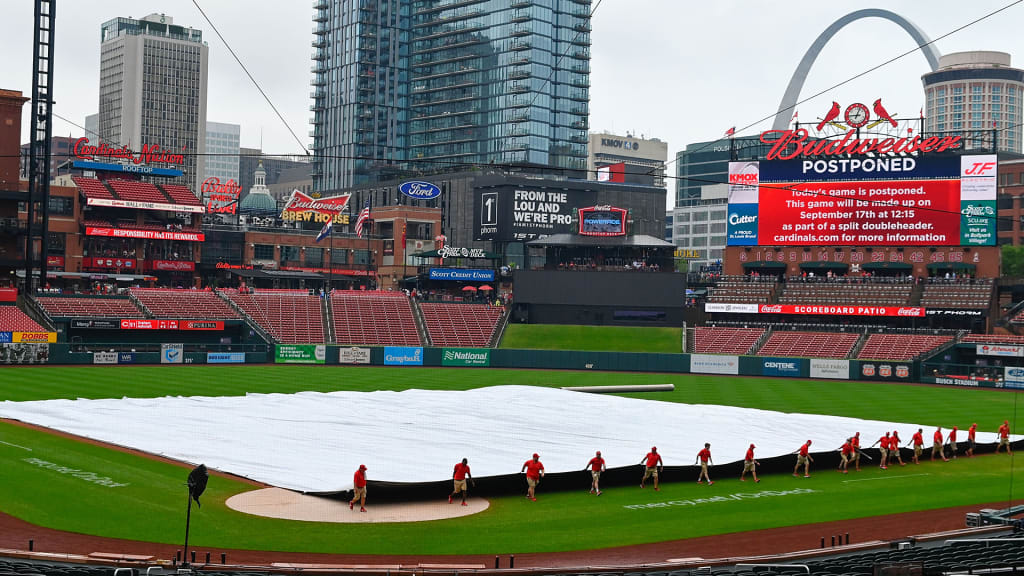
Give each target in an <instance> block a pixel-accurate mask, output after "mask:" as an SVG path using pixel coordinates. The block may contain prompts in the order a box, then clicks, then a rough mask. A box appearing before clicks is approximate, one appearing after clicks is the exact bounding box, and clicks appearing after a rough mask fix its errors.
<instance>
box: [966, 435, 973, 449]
mask: <svg viewBox="0 0 1024 576" xmlns="http://www.w3.org/2000/svg"><path fill="white" fill-rule="evenodd" d="M967 449H968V450H974V440H971V439H970V438H968V439H967Z"/></svg>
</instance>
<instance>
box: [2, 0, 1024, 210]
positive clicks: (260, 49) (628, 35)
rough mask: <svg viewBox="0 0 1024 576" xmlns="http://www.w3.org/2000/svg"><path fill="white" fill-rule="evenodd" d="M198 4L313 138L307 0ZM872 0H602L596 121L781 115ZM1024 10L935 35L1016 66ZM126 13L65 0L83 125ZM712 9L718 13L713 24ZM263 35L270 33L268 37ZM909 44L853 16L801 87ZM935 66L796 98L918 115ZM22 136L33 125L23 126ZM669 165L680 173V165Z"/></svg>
mask: <svg viewBox="0 0 1024 576" xmlns="http://www.w3.org/2000/svg"><path fill="white" fill-rule="evenodd" d="M200 5H201V6H203V9H204V10H206V12H207V14H208V15H209V16H210V18H211V19H212V21H213V23H214V25H216V26H217V27H218V28H219V29H220V31H221V33H223V34H224V35H225V37H226V39H227V41H228V42H229V43H230V44H231V47H232V48H234V50H235V51H236V52H237V53H238V54H239V56H240V57H241V59H242V61H243V63H245V65H246V66H247V67H248V68H249V70H250V72H252V74H253V76H254V77H255V78H256V79H257V81H258V82H259V83H260V85H261V86H262V87H263V88H264V89H265V90H266V91H267V92H268V94H269V95H270V97H271V99H272V100H273V102H274V104H275V105H276V106H277V108H278V109H279V110H281V112H282V114H283V115H284V117H285V119H286V120H287V122H288V125H289V126H290V127H291V129H292V130H294V132H295V133H296V134H297V135H298V136H299V140H300V141H301V142H302V144H303V145H304V146H307V147H308V146H309V144H310V143H311V140H312V139H311V138H309V137H308V136H307V134H308V132H309V131H310V130H311V128H312V127H311V125H310V124H309V119H310V111H309V105H310V104H311V103H312V101H311V100H310V98H309V92H310V85H309V82H310V80H311V79H312V73H311V72H310V71H309V63H310V60H309V57H310V55H311V54H312V51H313V49H312V47H311V41H312V39H313V34H312V33H311V30H312V27H313V25H314V24H315V23H314V22H313V10H312V8H311V6H310V7H309V9H306V8H307V7H305V6H303V8H302V9H300V10H290V11H275V10H269V9H267V10H263V9H260V6H261V5H262V4H261V3H260V2H246V3H244V4H242V3H238V2H222V3H210V2H206V3H201V4H200ZM1004 5H1005V4H1004V3H1001V2H985V1H982V2H976V3H973V4H972V5H971V6H970V8H969V9H964V8H963V7H962V6H961V5H958V4H955V3H953V2H945V1H943V2H933V3H929V5H928V7H925V6H923V5H921V4H920V3H915V2H910V1H900V2H890V3H887V5H886V6H885V8H887V9H890V10H892V11H894V12H897V13H899V14H900V15H902V16H904V17H906V18H907V19H908V20H910V21H912V22H913V23H915V24H916V25H917V26H918V27H920V28H921V29H922V30H923V31H924V32H925V33H926V34H927V35H928V36H929V37H930V38H932V39H936V38H939V37H940V36H942V35H944V34H946V33H948V32H950V31H951V30H953V29H955V28H958V27H960V26H963V25H964V24H966V23H968V22H970V21H971V20H974V19H976V18H979V17H981V16H982V15H984V14H986V13H988V12H991V11H993V10H995V9H997V8H1000V7H1002V6H1004ZM266 6H267V7H270V6H271V5H270V4H269V3H266ZM866 7H872V5H870V4H867V3H862V2H857V3H844V4H842V5H831V4H830V5H819V4H818V3H813V2H788V3H785V4H781V3H770V4H769V3H764V4H757V5H745V4H741V3H740V2H719V3H714V4H708V5H700V6H696V5H691V4H690V3H685V4H684V3H675V2H667V1H663V0H640V1H636V2H630V3H629V5H628V6H627V5H626V4H625V3H623V2H620V1H617V0H604V2H602V3H601V4H599V5H596V11H595V14H594V18H593V22H592V24H593V32H592V43H593V45H592V58H591V63H592V73H591V86H592V87H591V94H590V101H591V102H590V104H591V106H590V107H591V113H590V130H591V131H592V132H597V131H612V132H615V133H618V134H625V133H627V132H631V133H633V134H635V135H637V136H639V135H643V136H645V137H648V138H650V137H657V138H659V139H661V140H663V141H666V142H668V146H669V156H670V162H671V159H672V158H673V157H674V155H675V152H677V151H679V150H682V149H683V148H684V147H685V145H686V144H687V143H689V142H700V141H707V140H714V139H715V138H719V137H721V136H723V134H724V132H725V130H726V129H728V128H730V127H732V126H736V127H737V128H738V129H742V128H743V127H744V126H746V125H747V124H751V123H754V122H755V121H757V120H759V119H762V118H767V117H769V116H772V115H773V113H774V111H775V110H776V108H777V107H778V104H779V101H780V99H781V97H782V93H783V91H784V89H785V85H786V83H787V82H788V80H789V77H790V76H791V75H792V72H793V70H794V68H795V67H796V65H797V62H798V61H799V59H800V57H801V56H802V55H803V53H804V51H806V50H807V48H808V46H810V44H811V42H812V41H813V39H814V38H815V37H816V36H817V35H818V34H819V33H820V32H821V30H823V29H824V28H825V27H826V26H828V25H829V24H831V23H832V22H833V21H835V20H836V19H837V18H839V17H840V16H842V15H844V14H846V13H848V12H850V11H853V10H856V9H860V8H866ZM243 8H244V11H243V12H241V13H240V10H242V9H243ZM1021 10H1022V8H1021V7H1019V6H1015V7H1013V8H1010V9H1008V10H1007V11H1005V12H1002V13H1001V14H999V15H997V16H995V17H992V18H989V19H987V20H984V21H982V22H980V23H978V24H975V25H973V26H969V27H967V28H966V29H964V30H962V31H960V32H957V33H955V34H953V35H952V36H950V37H948V38H944V39H941V40H937V42H936V46H937V47H938V49H939V50H940V51H941V52H942V53H944V54H946V53H950V52H956V51H964V50H996V51H1004V52H1008V53H1010V54H1011V56H1012V57H1013V58H1014V59H1013V65H1014V66H1015V67H1021V66H1024V39H1022V38H1020V37H1019V36H1018V35H1016V34H1014V33H1013V31H1014V26H1013V24H1014V22H1015V21H1018V20H1019V18H1018V17H1015V15H1016V16H1020V14H1021V13H1022V12H1021ZM120 12H123V10H112V9H110V8H108V7H106V5H105V4H104V3H101V2H94V1H81V2H75V3H73V4H61V5H60V6H59V7H58V12H57V26H58V35H57V40H56V49H55V55H56V65H55V93H56V105H55V112H56V113H57V114H59V115H60V116H62V117H64V118H67V119H68V120H71V121H72V122H74V123H76V124H79V125H81V124H84V119H85V116H86V115H87V114H90V113H94V112H95V111H96V108H97V99H98V70H99V48H98V42H97V34H96V31H97V30H98V28H99V25H100V24H102V22H104V21H106V20H108V19H110V18H112V17H116V16H121V15H122V14H120ZM150 12H165V13H167V14H168V15H169V16H172V17H173V18H175V23H176V24H181V25H184V26H191V27H194V28H199V29H202V30H204V34H205V38H206V39H207V41H208V42H209V43H210V92H209V94H210V96H209V111H208V114H207V116H208V118H210V119H214V120H217V121H221V122H230V123H237V124H240V125H241V126H242V130H241V143H242V145H243V146H245V147H256V146H259V143H260V142H261V141H262V144H263V145H262V148H263V150H265V151H267V152H268V153H274V154H289V153H291V154H303V153H304V152H303V150H302V149H301V148H300V146H299V144H298V143H297V142H296V141H295V140H294V139H292V137H291V136H290V135H289V133H288V131H287V129H286V128H285V127H284V125H283V124H282V123H281V122H280V121H279V120H278V119H277V118H276V116H275V115H274V112H273V111H272V110H271V109H270V107H269V106H268V105H267V104H266V102H264V101H263V100H262V98H261V97H260V96H259V94H258V92H257V91H256V89H255V87H253V86H252V84H251V83H250V82H249V81H248V79H246V78H245V75H244V72H242V70H241V69H240V68H239V66H238V65H237V64H236V63H235V62H234V60H233V59H232V58H231V56H230V54H229V53H228V51H227V49H226V48H225V47H224V45H223V44H222V43H221V41H220V40H219V39H218V38H217V36H216V34H215V33H214V32H213V31H212V30H211V29H210V27H209V25H208V24H207V23H206V21H205V20H204V19H203V18H202V16H201V14H199V12H198V11H197V10H196V9H195V7H194V6H193V5H191V4H175V5H167V4H166V3H159V2H142V3H140V4H139V5H138V6H137V7H136V8H133V9H132V10H131V11H130V13H129V14H127V15H131V16H135V17H141V16H143V15H145V14H148V13H150ZM5 13H6V14H7V15H8V16H9V17H10V18H11V19H12V20H13V21H19V22H20V21H23V22H24V26H18V27H16V29H15V30H14V31H13V33H12V34H11V35H10V36H8V37H6V38H5V40H4V47H5V48H7V49H8V52H9V53H10V54H11V57H10V58H8V59H6V60H5V61H4V62H3V63H2V64H0V79H2V81H0V85H2V86H3V87H4V88H8V89H15V90H22V91H23V92H25V93H26V95H28V93H29V92H30V89H31V82H30V80H31V78H30V76H31V75H30V69H31V57H30V54H31V5H30V4H28V3H24V4H23V5H18V6H11V7H7V9H6V10H5ZM655 16H656V17H655ZM709 21H711V22H717V23H718V24H717V25H716V24H710V25H709V24H708V22H709ZM268 38H272V39H273V41H272V42H268V41H267V39H268ZM866 39H869V40H870V41H865V40H866ZM76 48H77V49H76ZM913 48H914V42H913V41H912V40H911V39H910V38H909V37H908V36H907V35H906V34H905V33H903V31H902V30H900V29H899V28H898V27H897V26H895V25H893V24H891V23H888V22H883V21H880V20H871V21H860V22H857V23H854V24H852V25H850V26H848V27H847V28H845V29H844V30H842V31H841V32H840V33H839V34H838V35H837V36H836V37H835V38H834V39H833V40H832V42H830V43H829V45H828V47H827V48H826V50H825V51H824V52H823V53H822V54H821V57H820V58H819V59H818V61H817V62H816V64H815V66H814V68H813V69H812V70H811V73H810V76H809V78H808V81H807V84H806V86H805V88H804V90H803V93H802V94H801V98H806V97H808V96H810V95H811V94H814V93H815V92H818V91H821V90H823V89H825V88H828V87H829V86H831V85H833V84H836V83H838V82H841V81H843V80H846V79H848V78H850V77H852V76H854V75H856V74H859V73H861V72H863V71H865V70H867V69H869V68H871V67H873V66H876V65H878V64H881V63H882V62H884V61H886V60H889V59H891V58H892V57H894V56H896V55H898V54H900V53H902V52H905V51H907V50H911V49H913ZM927 71H928V65H927V62H926V60H925V58H924V56H923V55H921V54H920V53H917V54H910V55H908V56H905V57H903V58H901V59H899V60H898V61H896V62H895V63H892V64H889V65H886V66H884V67H882V68H881V69H880V70H878V71H875V72H873V73H871V74H868V75H867V76H865V77H863V78H860V79H858V80H855V81H853V82H850V83H849V84H846V85H844V86H842V87H839V88H836V89H833V90H828V91H826V92H825V93H824V94H823V95H821V96H819V97H817V98H815V99H813V100H811V101H810V102H807V103H803V104H800V105H799V106H798V107H797V110H798V112H799V117H800V120H801V121H804V122H806V121H810V120H814V119H816V118H818V117H820V116H821V115H823V113H824V112H825V111H826V110H827V109H828V106H829V105H830V104H831V102H832V101H833V100H835V101H838V102H840V103H841V104H843V105H844V106H845V105H847V104H849V103H852V102H855V101H860V102H864V101H867V102H870V101H872V100H874V99H875V98H879V97H881V98H884V99H885V101H886V105H887V106H888V108H889V109H890V110H892V111H894V112H895V114H897V115H898V116H900V117H908V116H916V115H917V114H918V110H919V109H920V108H921V107H922V106H923V105H924V92H923V88H922V86H921V80H920V76H921V75H922V74H923V73H925V72H927ZM26 122H27V120H26ZM769 125H770V120H764V121H763V122H760V123H759V124H757V126H755V127H752V128H750V129H748V130H746V131H743V130H740V132H738V135H747V134H752V133H755V132H756V131H758V130H760V129H765V128H767V127H768V126H769ZM81 133H82V129H81V128H79V127H77V126H73V125H71V124H68V123H67V122H64V121H62V120H60V119H57V120H56V121H55V123H54V135H55V136H57V135H67V134H72V135H77V134H81ZM24 138H27V130H23V139H24ZM668 172H669V174H672V173H673V171H672V170H671V169H669V171H668ZM670 188H671V185H670ZM669 196H672V195H671V194H670V195H669Z"/></svg>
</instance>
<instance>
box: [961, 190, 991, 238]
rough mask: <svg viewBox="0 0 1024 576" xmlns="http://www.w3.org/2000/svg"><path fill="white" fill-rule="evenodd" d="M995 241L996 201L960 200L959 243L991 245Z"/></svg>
mask: <svg viewBox="0 0 1024 576" xmlns="http://www.w3.org/2000/svg"><path fill="white" fill-rule="evenodd" d="M995 243H996V201H995V200H961V201H960V244H961V245H963V246H991V245H993V244H995Z"/></svg>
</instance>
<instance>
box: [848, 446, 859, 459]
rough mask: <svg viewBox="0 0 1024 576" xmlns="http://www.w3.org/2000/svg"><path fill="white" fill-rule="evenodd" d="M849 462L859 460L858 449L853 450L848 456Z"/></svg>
mask: <svg viewBox="0 0 1024 576" xmlns="http://www.w3.org/2000/svg"><path fill="white" fill-rule="evenodd" d="M850 460H860V448H854V449H853V454H850Z"/></svg>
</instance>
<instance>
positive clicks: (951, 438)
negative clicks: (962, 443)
mask: <svg viewBox="0 0 1024 576" xmlns="http://www.w3.org/2000/svg"><path fill="white" fill-rule="evenodd" d="M949 441H950V442H956V428H953V429H952V430H950V431H949Z"/></svg>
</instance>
